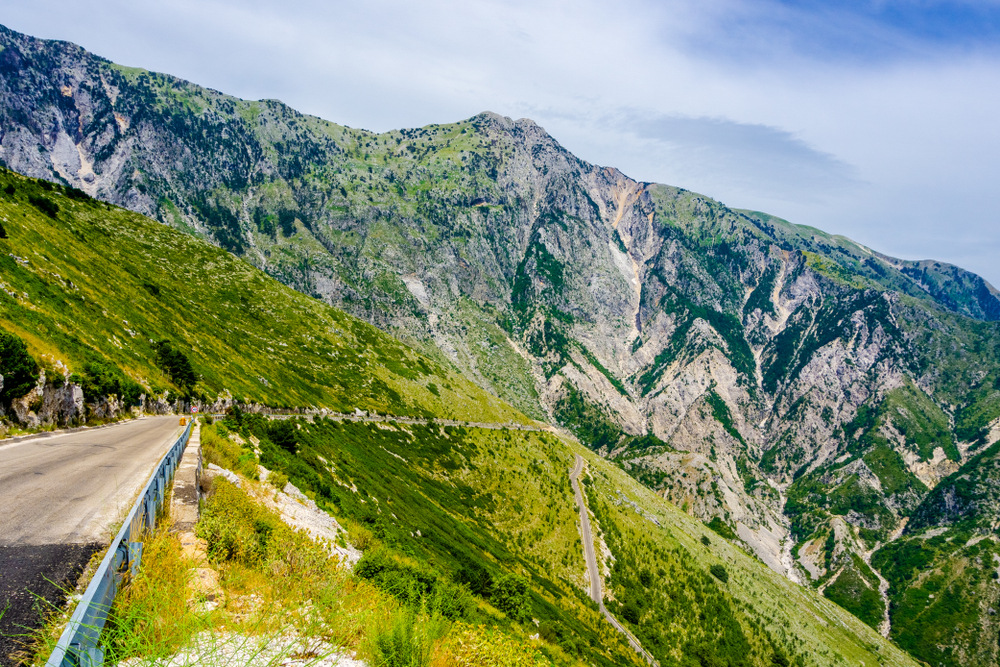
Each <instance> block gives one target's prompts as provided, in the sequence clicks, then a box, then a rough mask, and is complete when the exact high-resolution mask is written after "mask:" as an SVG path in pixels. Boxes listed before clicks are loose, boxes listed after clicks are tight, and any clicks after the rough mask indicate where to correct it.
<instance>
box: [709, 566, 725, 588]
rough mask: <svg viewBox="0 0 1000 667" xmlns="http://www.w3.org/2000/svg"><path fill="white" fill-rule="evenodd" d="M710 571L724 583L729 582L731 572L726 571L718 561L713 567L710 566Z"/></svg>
mask: <svg viewBox="0 0 1000 667" xmlns="http://www.w3.org/2000/svg"><path fill="white" fill-rule="evenodd" d="M708 571H709V572H711V573H712V576H713V577H715V578H716V579H718V580H719V581H721V582H722V583H724V584H725V583H727V582H728V581H729V573H728V572H726V568H725V567H723V566H722V565H720V564H719V563H716V564H715V565H713V566H712V567H710V568H708Z"/></svg>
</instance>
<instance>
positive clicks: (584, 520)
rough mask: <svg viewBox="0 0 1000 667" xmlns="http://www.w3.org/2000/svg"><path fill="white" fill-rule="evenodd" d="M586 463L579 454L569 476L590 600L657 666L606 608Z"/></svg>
mask: <svg viewBox="0 0 1000 667" xmlns="http://www.w3.org/2000/svg"><path fill="white" fill-rule="evenodd" d="M584 464H585V461H584V460H583V457H582V456H580V455H579V454H577V455H576V464H575V465H574V466H573V470H572V472H570V474H569V481H570V484H572V485H573V495H574V496H575V497H576V506H577V508H578V509H579V511H580V533H581V538H582V539H583V553H584V557H585V559H586V561H587V572H588V573H589V574H590V599H591V600H593V601H594V602H596V603H597V606H598V607H599V608H600V610H601V613H602V614H604V618H606V619H607V621H608V623H610V624H611V625H612V626H614V628H615V629H616V630H618V632H620V633H622V634H623V635H625V637H626V638H627V639H628V643H629V644H630V645H631V646H632V648H633V650H635V652H636V653H638V654H639V655H641V656H642V657H644V658H645V659H646V662H648V663H649V664H651V665H657V664H658V663H657V662H656V660H655V659H653V656H651V655H650V654H649V653H648V652H647V651H646V649H644V648H643V647H642V644H640V643H639V640H638V639H636V638H635V636H634V635H633V634H632V633H631V632H629V631H628V629H626V627H625V626H624V625H622V624H621V623H619V622H618V619H617V618H615V617H614V616H612V615H611V612H610V611H608V609H607V607H605V606H604V593H603V591H602V590H601V571H600V570H599V569H598V567H597V554H596V553H595V552H594V538H593V535H592V534H591V532H590V516H589V515H588V513H587V503H586V501H585V500H584V497H583V491H582V490H581V488H580V474H581V473H582V472H583V466H584Z"/></svg>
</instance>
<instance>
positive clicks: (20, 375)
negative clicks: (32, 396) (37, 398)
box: [0, 330, 38, 405]
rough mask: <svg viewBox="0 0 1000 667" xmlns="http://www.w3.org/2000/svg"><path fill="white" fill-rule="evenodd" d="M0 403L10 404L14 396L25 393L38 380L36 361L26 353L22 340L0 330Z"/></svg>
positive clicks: (19, 396)
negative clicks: (1, 379) (1, 381)
mask: <svg viewBox="0 0 1000 667" xmlns="http://www.w3.org/2000/svg"><path fill="white" fill-rule="evenodd" d="M0 376H3V386H2V387H0V403H3V404H4V405H10V402H11V401H12V400H14V399H15V398H21V397H22V396H24V395H25V394H27V393H28V392H29V391H31V389H32V388H33V387H34V386H35V383H36V382H38V362H37V361H35V360H34V359H33V358H32V357H31V355H30V354H28V347H27V346H26V345H25V344H24V341H23V340H21V339H20V338H19V337H17V336H15V335H14V334H11V333H7V332H6V331H2V330H0Z"/></svg>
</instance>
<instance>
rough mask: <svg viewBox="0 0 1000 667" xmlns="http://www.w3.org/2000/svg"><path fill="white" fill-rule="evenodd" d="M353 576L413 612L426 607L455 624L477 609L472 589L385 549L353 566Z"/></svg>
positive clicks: (369, 552)
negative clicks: (376, 588) (383, 592)
mask: <svg viewBox="0 0 1000 667" xmlns="http://www.w3.org/2000/svg"><path fill="white" fill-rule="evenodd" d="M354 574H356V575H357V576H359V577H361V578H362V579H367V580H368V581H370V582H372V583H373V584H375V586H377V587H378V588H380V589H382V590H383V591H385V592H386V593H389V594H390V595H392V596H393V597H395V598H396V599H397V600H399V601H401V602H403V603H405V604H407V605H409V606H410V608H411V609H417V608H420V607H423V608H425V609H427V610H428V611H431V612H433V613H436V614H440V615H441V616H443V617H444V618H447V619H451V620H456V619H459V618H463V617H465V616H467V615H468V613H469V612H470V611H471V609H472V608H473V607H474V606H475V601H474V600H473V598H472V594H471V593H469V589H467V588H466V587H465V586H462V585H461V584H455V583H452V582H451V581H448V580H447V579H444V578H443V577H441V576H440V575H439V574H438V573H437V572H435V571H433V570H431V569H429V568H427V567H424V566H420V565H415V564H411V563H408V562H404V561H402V560H400V559H397V558H395V557H394V556H393V554H392V553H390V552H389V550H388V549H386V548H384V547H383V548H378V549H372V550H370V551H367V552H366V553H365V555H364V556H362V557H361V560H359V561H358V562H357V564H356V565H355V566H354Z"/></svg>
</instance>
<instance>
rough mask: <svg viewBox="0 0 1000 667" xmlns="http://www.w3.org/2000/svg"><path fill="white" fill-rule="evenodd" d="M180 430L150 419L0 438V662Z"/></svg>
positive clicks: (56, 596)
mask: <svg viewBox="0 0 1000 667" xmlns="http://www.w3.org/2000/svg"><path fill="white" fill-rule="evenodd" d="M179 430H180V426H179V425H178V420H177V417H174V416H170V417H147V418H144V419H139V420H135V421H130V422H125V423H121V424H116V425H114V426H110V427H107V428H100V429H86V430H82V431H74V432H65V433H57V434H43V435H40V436H38V437H32V438H28V439H25V440H20V441H18V442H12V443H8V444H2V443H0V665H14V664H15V661H14V657H13V656H12V653H13V652H14V651H16V650H18V649H19V648H20V646H21V645H22V644H23V643H24V636H23V635H24V634H25V633H26V632H28V631H29V630H30V629H31V628H34V627H37V626H38V623H39V622H40V620H41V619H40V615H39V613H38V611H37V610H36V606H37V605H39V604H40V603H41V601H42V600H44V601H47V602H48V603H49V604H58V603H59V602H60V601H61V598H62V597H63V590H62V589H65V588H67V587H72V586H73V585H74V584H75V582H76V578H77V577H78V576H79V574H80V571H81V570H82V568H83V566H84V565H86V563H87V561H89V560H90V557H91V556H92V555H93V554H94V552H95V551H97V550H98V549H100V548H102V547H103V546H104V545H106V544H107V543H108V542H110V540H111V537H113V534H112V532H111V531H112V529H113V528H114V523H115V522H116V521H118V520H120V519H122V518H124V514H125V513H126V512H127V511H128V509H129V508H130V507H131V505H132V503H133V502H134V501H135V497H136V495H137V494H138V493H139V491H140V490H141V489H142V488H143V486H144V485H145V483H146V482H147V481H148V479H149V476H150V474H151V473H152V471H153V468H154V466H155V465H156V463H157V462H158V461H159V460H160V458H162V457H163V455H164V454H165V453H166V451H167V449H168V448H169V447H170V445H171V444H172V443H173V442H174V440H175V439H176V437H177V434H178V432H179ZM36 596H37V598H36Z"/></svg>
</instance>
